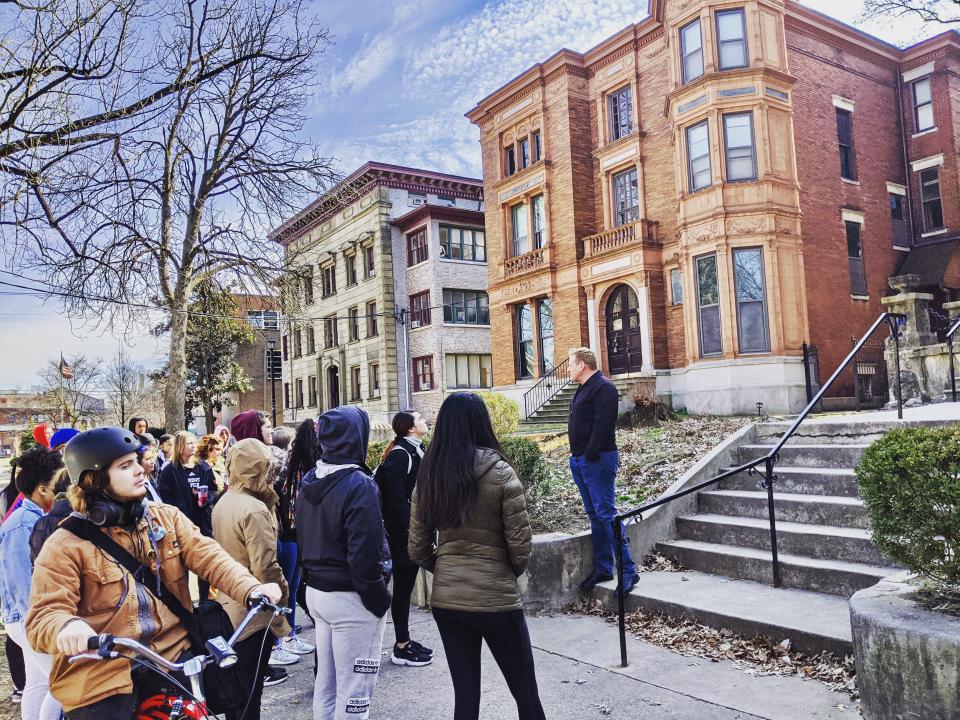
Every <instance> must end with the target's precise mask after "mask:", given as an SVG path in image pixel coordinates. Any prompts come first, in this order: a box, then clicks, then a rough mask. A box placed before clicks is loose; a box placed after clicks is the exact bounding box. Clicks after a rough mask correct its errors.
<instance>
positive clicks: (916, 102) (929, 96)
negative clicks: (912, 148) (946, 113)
mask: <svg viewBox="0 0 960 720" xmlns="http://www.w3.org/2000/svg"><path fill="white" fill-rule="evenodd" d="M910 105H911V108H912V110H913V137H917V136H918V135H925V134H926V133H931V132H934V131H935V130H936V129H937V123H936V119H935V118H934V106H933V78H932V77H931V76H929V75H928V76H926V77H922V78H918V79H916V80H914V81H913V82H911V83H910Z"/></svg>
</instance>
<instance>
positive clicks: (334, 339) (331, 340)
mask: <svg viewBox="0 0 960 720" xmlns="http://www.w3.org/2000/svg"><path fill="white" fill-rule="evenodd" d="M337 324H338V323H337V316H336V315H328V316H326V317H325V318H323V348H324V350H330V349H331V348H335V347H337V346H338V345H339V344H340V338H339V337H338V328H337Z"/></svg>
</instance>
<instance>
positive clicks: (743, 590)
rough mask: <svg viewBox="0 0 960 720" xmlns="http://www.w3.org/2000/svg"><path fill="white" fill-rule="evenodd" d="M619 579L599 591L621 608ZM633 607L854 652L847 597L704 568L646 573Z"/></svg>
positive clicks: (802, 645)
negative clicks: (618, 603) (701, 570)
mask: <svg viewBox="0 0 960 720" xmlns="http://www.w3.org/2000/svg"><path fill="white" fill-rule="evenodd" d="M615 588H616V581H615V580H614V581H612V582H609V583H601V584H600V585H598V586H597V589H596V591H595V592H596V595H597V597H599V598H600V600H601V601H602V602H603V603H604V605H605V607H606V608H608V609H609V610H613V611H616V608H617V595H616V591H615ZM625 604H626V607H627V610H628V611H632V610H636V609H638V608H639V609H641V610H643V611H645V612H660V613H664V614H665V615H668V616H670V617H678V618H687V619H691V620H694V621H695V622H698V623H702V624H705V625H709V626H711V627H715V628H726V629H728V630H732V631H733V632H735V633H737V634H738V635H741V636H743V637H754V636H758V635H759V636H764V637H767V638H769V639H771V640H773V641H774V642H781V641H782V640H785V639H789V640H790V642H791V644H792V646H793V647H794V648H797V649H799V650H802V651H804V652H807V653H820V652H823V651H827V652H831V653H834V654H835V655H838V656H840V657H843V656H845V655H849V654H850V653H851V652H852V640H851V633H850V616H849V613H848V610H847V600H846V598H842V597H837V596H835V595H824V594H822V593H815V592H808V591H805V590H791V589H785V588H780V589H776V588H773V587H772V586H771V585H769V584H763V583H757V582H750V581H746V580H732V579H730V578H725V577H720V576H718V575H712V574H707V573H701V572H694V571H685V572H647V573H641V575H640V580H639V582H638V583H637V585H636V587H635V588H634V589H633V591H632V592H631V593H630V594H629V595H628V596H627V597H626V598H625Z"/></svg>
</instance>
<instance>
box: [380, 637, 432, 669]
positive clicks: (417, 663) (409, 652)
mask: <svg viewBox="0 0 960 720" xmlns="http://www.w3.org/2000/svg"><path fill="white" fill-rule="evenodd" d="M412 645H413V643H409V642H408V643H407V644H406V645H405V646H404V647H403V648H398V647H397V646H396V645H394V646H393V653H391V655H390V662H392V663H393V664H394V665H411V666H413V667H423V666H424V665H429V664H430V663H432V662H433V658H432V657H431V656H430V655H421V654H420V653H419V652H417V651H416V650H414V649H413V647H412Z"/></svg>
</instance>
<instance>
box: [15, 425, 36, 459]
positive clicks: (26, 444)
mask: <svg viewBox="0 0 960 720" xmlns="http://www.w3.org/2000/svg"><path fill="white" fill-rule="evenodd" d="M36 446H37V441H36V440H35V439H34V437H33V428H28V429H27V430H24V431H23V432H21V433H20V451H19V453H18V454H22V453H25V452H26V451H27V450H32V449H33V448H35V447H36Z"/></svg>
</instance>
